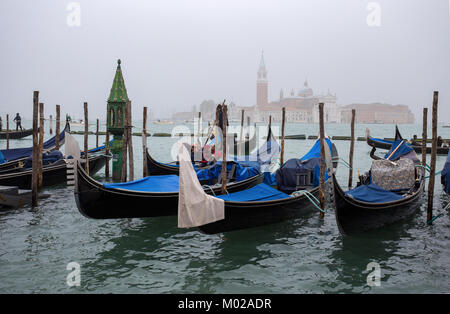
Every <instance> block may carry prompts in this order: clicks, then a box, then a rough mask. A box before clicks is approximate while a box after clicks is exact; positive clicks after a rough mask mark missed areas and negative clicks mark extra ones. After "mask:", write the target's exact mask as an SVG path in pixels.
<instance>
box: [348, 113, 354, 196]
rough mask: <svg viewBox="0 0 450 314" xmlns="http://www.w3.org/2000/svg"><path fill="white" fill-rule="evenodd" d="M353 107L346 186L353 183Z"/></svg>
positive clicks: (350, 185)
mask: <svg viewBox="0 0 450 314" xmlns="http://www.w3.org/2000/svg"><path fill="white" fill-rule="evenodd" d="M355 114H356V112H355V109H352V122H351V125H350V133H351V134H350V156H349V158H348V160H349V165H350V168H349V169H348V187H349V188H351V187H352V185H353V150H354V149H355Z"/></svg>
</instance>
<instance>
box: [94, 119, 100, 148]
mask: <svg viewBox="0 0 450 314" xmlns="http://www.w3.org/2000/svg"><path fill="white" fill-rule="evenodd" d="M99 127H100V121H99V120H98V119H97V129H96V131H95V147H98V131H99V130H98V129H99Z"/></svg>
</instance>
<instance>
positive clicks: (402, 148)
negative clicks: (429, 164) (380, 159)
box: [384, 140, 413, 161]
mask: <svg viewBox="0 0 450 314" xmlns="http://www.w3.org/2000/svg"><path fill="white" fill-rule="evenodd" d="M398 146H399V147H398ZM397 147H398V148H397ZM396 148H397V150H396V151H395V153H394V154H393V155H392V156H391V158H389V160H391V161H396V160H398V159H400V157H402V156H404V155H406V154H408V153H409V152H411V151H412V150H413V148H412V147H411V146H410V145H409V144H408V143H406V142H404V140H396V141H395V142H394V143H393V144H392V146H391V149H390V150H389V153H387V154H386V155H385V156H384V158H385V159H387V158H388V157H389V155H390V154H391V153H392V152H393V151H394V150H395V149H396Z"/></svg>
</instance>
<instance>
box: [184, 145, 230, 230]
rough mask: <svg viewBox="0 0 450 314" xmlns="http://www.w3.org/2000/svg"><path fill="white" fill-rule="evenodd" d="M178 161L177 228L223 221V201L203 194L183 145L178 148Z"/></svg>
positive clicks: (188, 154)
mask: <svg viewBox="0 0 450 314" xmlns="http://www.w3.org/2000/svg"><path fill="white" fill-rule="evenodd" d="M178 160H179V162H180V173H179V176H180V184H179V186H180V189H179V198H178V227H179V228H192V227H198V226H202V225H206V224H208V223H212V222H215V221H218V220H222V219H224V218H225V203H224V201H223V200H222V199H218V198H215V197H213V196H211V195H208V194H206V193H205V191H204V190H203V188H202V186H201V185H200V182H199V181H198V178H197V174H196V172H195V171H194V167H193V166H192V161H191V156H190V153H189V152H188V150H187V149H186V147H185V146H184V145H180V146H179V149H178Z"/></svg>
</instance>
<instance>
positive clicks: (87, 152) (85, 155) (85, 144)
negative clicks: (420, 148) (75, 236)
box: [84, 102, 89, 174]
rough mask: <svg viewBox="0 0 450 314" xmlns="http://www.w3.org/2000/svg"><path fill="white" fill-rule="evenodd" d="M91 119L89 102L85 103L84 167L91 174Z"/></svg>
mask: <svg viewBox="0 0 450 314" xmlns="http://www.w3.org/2000/svg"><path fill="white" fill-rule="evenodd" d="M88 135H89V119H88V103H87V102H85V103H84V158H85V164H84V168H85V169H86V173H87V174H89V156H88V154H89V142H88Z"/></svg>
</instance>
